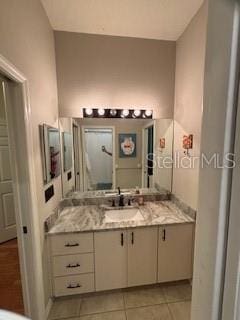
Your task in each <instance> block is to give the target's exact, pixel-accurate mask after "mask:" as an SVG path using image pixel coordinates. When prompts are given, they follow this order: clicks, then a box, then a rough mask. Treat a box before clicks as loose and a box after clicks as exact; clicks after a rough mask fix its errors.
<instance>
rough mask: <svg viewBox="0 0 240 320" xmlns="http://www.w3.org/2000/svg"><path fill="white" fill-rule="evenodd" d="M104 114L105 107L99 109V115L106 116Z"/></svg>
mask: <svg viewBox="0 0 240 320" xmlns="http://www.w3.org/2000/svg"><path fill="white" fill-rule="evenodd" d="M104 114H105V110H104V109H102V108H101V109H98V115H99V116H100V117H102V116H104Z"/></svg>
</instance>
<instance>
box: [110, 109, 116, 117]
mask: <svg viewBox="0 0 240 320" xmlns="http://www.w3.org/2000/svg"><path fill="white" fill-rule="evenodd" d="M110 114H111V116H112V117H115V116H116V115H117V110H116V109H111V110H110Z"/></svg>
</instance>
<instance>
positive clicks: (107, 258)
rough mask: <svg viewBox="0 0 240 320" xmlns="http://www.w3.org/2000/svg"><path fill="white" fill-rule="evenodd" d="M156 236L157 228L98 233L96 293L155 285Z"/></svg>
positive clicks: (96, 246)
mask: <svg viewBox="0 0 240 320" xmlns="http://www.w3.org/2000/svg"><path fill="white" fill-rule="evenodd" d="M157 235H158V228H157V227H149V228H147V227H144V228H137V229H135V228H134V229H129V230H127V231H126V230H124V231H104V232H96V233H95V238H94V240H95V272H96V290H97V291H101V290H109V289H116V288H125V287H131V286H139V285H145V284H151V283H156V282H157V239H158V236H157Z"/></svg>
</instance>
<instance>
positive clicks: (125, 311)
mask: <svg viewBox="0 0 240 320" xmlns="http://www.w3.org/2000/svg"><path fill="white" fill-rule="evenodd" d="M122 294H123V305H124V313H125V319H126V320H127V319H128V316H127V309H126V300H125V293H124V292H123V293H122Z"/></svg>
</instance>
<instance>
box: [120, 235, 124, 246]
mask: <svg viewBox="0 0 240 320" xmlns="http://www.w3.org/2000/svg"><path fill="white" fill-rule="evenodd" d="M123 245H124V241H123V233H121V246H122V247H123Z"/></svg>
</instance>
